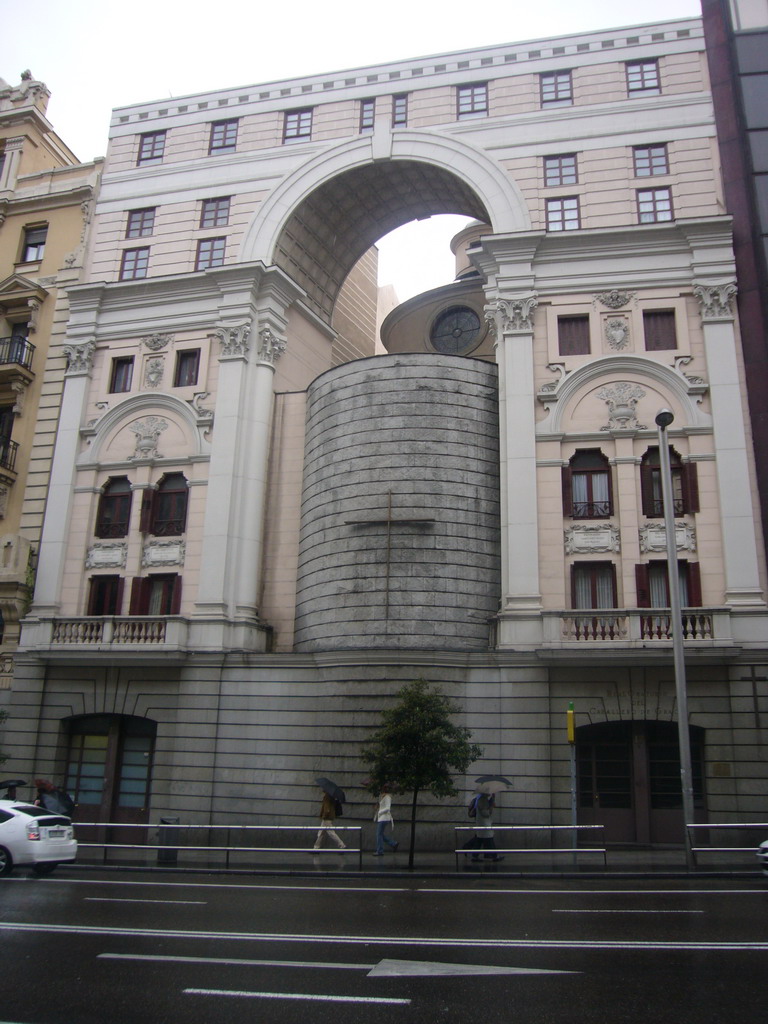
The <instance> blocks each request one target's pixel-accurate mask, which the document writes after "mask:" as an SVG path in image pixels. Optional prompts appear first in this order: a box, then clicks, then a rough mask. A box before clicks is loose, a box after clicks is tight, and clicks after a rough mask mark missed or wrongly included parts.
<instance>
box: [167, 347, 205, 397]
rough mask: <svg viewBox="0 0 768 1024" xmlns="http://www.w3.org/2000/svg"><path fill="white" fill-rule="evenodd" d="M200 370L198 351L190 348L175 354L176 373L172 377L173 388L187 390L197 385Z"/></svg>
mask: <svg viewBox="0 0 768 1024" xmlns="http://www.w3.org/2000/svg"><path fill="white" fill-rule="evenodd" d="M199 370H200V349H199V348H190V349H186V350H185V351H184V352H177V353H176V371H175V373H174V375H173V386H174V387H175V388H188V387H192V386H193V385H194V384H197V375H198V373H199Z"/></svg>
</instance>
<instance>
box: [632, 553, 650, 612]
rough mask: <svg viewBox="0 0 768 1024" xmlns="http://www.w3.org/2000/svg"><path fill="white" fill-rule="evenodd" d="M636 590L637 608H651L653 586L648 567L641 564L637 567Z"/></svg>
mask: <svg viewBox="0 0 768 1024" xmlns="http://www.w3.org/2000/svg"><path fill="white" fill-rule="evenodd" d="M635 589H636V590H637V607H638V608H650V607H651V585H650V581H649V579H648V565H647V564H646V563H645V562H641V563H639V564H638V565H636V566H635Z"/></svg>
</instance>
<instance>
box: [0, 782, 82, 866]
mask: <svg viewBox="0 0 768 1024" xmlns="http://www.w3.org/2000/svg"><path fill="white" fill-rule="evenodd" d="M76 856H77V842H76V840H75V838H74V829H73V828H72V821H71V820H70V819H69V818H67V817H65V815H63V814H53V813H52V812H51V811H49V810H46V808H45V807H37V806H35V805H34V804H25V803H19V802H18V801H16V800H0V875H7V874H8V872H9V871H12V870H13V868H14V867H22V866H29V867H31V868H32V870H33V871H35V872H37V874H38V875H47V874H48V872H49V871H53V869H54V868H55V867H56V865H57V864H62V863H64V862H65V861H73V860H74V859H75V857H76Z"/></svg>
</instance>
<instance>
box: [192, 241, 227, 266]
mask: <svg viewBox="0 0 768 1024" xmlns="http://www.w3.org/2000/svg"><path fill="white" fill-rule="evenodd" d="M226 243H227V240H226V238H201V239H200V241H199V242H198V243H197V258H196V259H195V270H208V268H209V267H220V266H222V265H223V263H224V249H225V246H226Z"/></svg>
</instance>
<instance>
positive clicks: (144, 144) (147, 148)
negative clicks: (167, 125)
mask: <svg viewBox="0 0 768 1024" xmlns="http://www.w3.org/2000/svg"><path fill="white" fill-rule="evenodd" d="M164 153H165V132H146V133H145V134H144V135H140V136H139V155H138V158H137V160H136V164H137V166H143V165H144V164H159V163H161V161H162V159H163V154H164Z"/></svg>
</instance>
